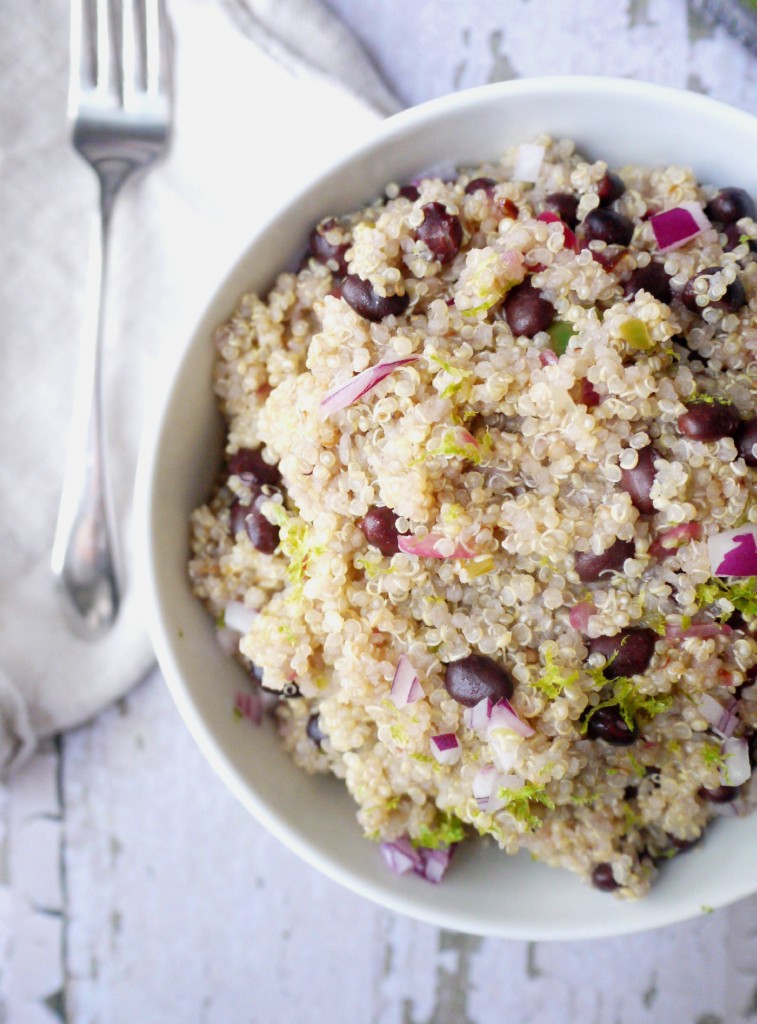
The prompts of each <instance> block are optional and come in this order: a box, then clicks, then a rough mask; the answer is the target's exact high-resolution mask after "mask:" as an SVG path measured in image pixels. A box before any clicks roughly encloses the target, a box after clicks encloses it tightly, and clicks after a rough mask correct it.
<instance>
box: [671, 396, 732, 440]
mask: <svg viewBox="0 0 757 1024" xmlns="http://www.w3.org/2000/svg"><path fill="white" fill-rule="evenodd" d="M739 423H740V420H739V413H738V410H737V409H736V406H735V405H733V404H732V403H731V402H727V401H721V400H715V401H711V402H703V401H696V400H695V401H693V402H687V403H686V412H684V413H682V414H681V415H680V416H679V417H678V431H679V433H681V434H683V436H684V437H691V438H693V439H694V440H696V441H719V440H720V438H721V437H732V436H733V435H734V434H735V433H736V431H737V430H738V427H739Z"/></svg>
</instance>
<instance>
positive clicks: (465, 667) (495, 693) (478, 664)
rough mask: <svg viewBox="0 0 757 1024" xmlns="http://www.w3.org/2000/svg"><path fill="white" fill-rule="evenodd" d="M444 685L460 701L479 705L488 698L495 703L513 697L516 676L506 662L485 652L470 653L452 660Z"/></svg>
mask: <svg viewBox="0 0 757 1024" xmlns="http://www.w3.org/2000/svg"><path fill="white" fill-rule="evenodd" d="M444 686H445V688H446V690H447V693H448V694H449V695H450V697H452V699H453V700H456V701H457V703H458V704H464V705H465V707H467V708H472V707H475V705H476V704H478V702H479V701H481V700H484V698H485V697H488V698H489V699H490V700H492V701H493V702H494V703H496V702H497V701H498V700H501V699H502V698H505V699H506V700H509V698H510V697H512V694H513V689H514V684H513V680H512V676H511V675H510V673H509V672H508V671H507V669H506V668H504V667H503V666H502V665H500V664H498V663H497V662H496V661H493V660H492V659H491V658H487V657H486V655H485V654H469V655H468V657H467V658H460V659H459V661H451V662H449V664H448V665H447V666H446V668H445V670H444Z"/></svg>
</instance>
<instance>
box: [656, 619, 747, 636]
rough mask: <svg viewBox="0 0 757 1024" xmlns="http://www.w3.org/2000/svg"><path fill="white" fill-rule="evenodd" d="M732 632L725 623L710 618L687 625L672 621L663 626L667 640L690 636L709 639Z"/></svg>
mask: <svg viewBox="0 0 757 1024" xmlns="http://www.w3.org/2000/svg"><path fill="white" fill-rule="evenodd" d="M732 632H733V630H732V629H731V627H730V626H729V625H727V623H725V622H713V621H712V620H711V619H708V620H707V621H702V622H692V623H691V625H689V626H676V625H674V624H673V623H668V624H667V625H666V626H665V636H666V637H667V638H668V640H686V639H687V638H688V637H691V636H696V637H699V638H700V640H711V639H712V638H713V637H715V636H727V635H728V634H729V633H732Z"/></svg>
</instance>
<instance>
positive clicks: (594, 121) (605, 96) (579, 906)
mask: <svg viewBox="0 0 757 1024" xmlns="http://www.w3.org/2000/svg"><path fill="white" fill-rule="evenodd" d="M542 132H547V133H549V134H551V135H553V136H557V137H568V138H572V139H574V140H575V141H576V142H577V143H578V145H579V147H580V148H581V149H582V150H583V151H584V152H585V153H586V154H587V155H588V156H589V157H591V158H595V159H597V158H602V159H605V160H607V161H608V162H609V163H611V164H623V163H626V162H639V163H664V164H669V163H680V164H690V165H692V166H693V167H694V168H695V170H696V172H697V174H698V176H699V178H700V180H702V181H706V182H710V183H712V184H716V185H739V186H742V187H744V188H747V189H749V190H750V191H751V192H752V193H753V194H755V195H757V160H754V159H746V157H747V155H748V154H751V155H752V156H753V155H754V154H755V153H757V119H755V118H753V117H751V116H749V115H747V114H745V113H742V112H739V111H737V110H733V109H731V108H729V107H726V106H723V105H721V104H719V103H716V102H713V101H712V100H710V99H707V98H705V97H702V96H700V95H697V94H693V93H686V92H682V91H678V90H672V89H668V88H662V87H658V86H653V85H647V84H640V83H635V82H630V81H621V80H610V79H601V78H545V79H538V80H531V81H519V82H508V83H505V84H502V85H495V86H491V87H484V88H481V89H474V90H471V91H469V92H464V93H458V94H455V95H452V96H449V97H445V98H443V99H440V100H435V101H433V102H431V103H428V104H425V105H424V106H421V107H417V108H415V109H412V110H409V111H407V112H405V113H402V114H400V115H398V116H396V117H394V118H392V119H391V120H389V121H387V122H386V123H385V124H384V125H383V126H382V127H381V129H380V131H378V132H377V134H376V136H375V139H374V140H373V141H372V142H370V143H369V144H367V145H363V146H362V147H361V148H360V149H359V150H357V151H356V152H355V153H353V154H352V155H351V156H350V157H348V158H347V159H345V160H342V161H341V162H340V163H339V164H338V165H337V166H336V167H334V168H333V169H332V170H331V171H329V172H328V173H326V174H324V175H323V176H321V177H320V178H319V179H318V180H317V181H315V182H314V183H313V184H312V185H311V186H310V187H309V188H307V189H305V190H304V191H303V192H302V193H301V194H300V195H298V196H296V197H294V198H293V199H292V201H291V202H290V203H289V204H288V205H287V207H286V208H285V209H284V210H283V211H282V212H281V213H280V214H279V215H278V216H276V217H275V218H274V219H273V220H272V221H271V222H270V224H269V225H268V227H267V228H266V229H265V230H263V231H262V232H261V233H260V234H259V235H258V237H257V238H255V239H253V240H252V242H251V244H250V247H249V248H248V250H247V252H246V253H245V254H244V256H243V257H242V258H241V260H239V261H238V263H237V264H236V266H235V267H233V269H232V270H231V272H230V274H229V275H228V277H227V278H226V280H225V282H224V283H223V284H222V286H221V288H220V290H219V291H218V292H217V293H216V295H215V296H214V297H213V298H212V300H211V302H210V305H209V307H208V310H207V313H206V314H205V316H204V317H203V319H202V322H201V323H200V325H199V326H198V328H197V331H196V333H195V334H194V337H192V338H191V339H190V340H189V341H188V343H187V345H186V347H185V349H184V351H183V353H182V355H181V358H180V360H179V362H178V364H177V365H176V367H175V368H174V372H173V377H172V379H171V380H170V383H169V384H168V386H167V387H166V389H165V393H164V394H163V396H162V399H161V402H160V408H159V409H158V410H157V411H156V415H155V419H154V423H153V424H152V427H151V429H150V430H149V431H148V434H147V437H146V440H145V443H144V447H143V451H142V458H141V465H140V472H139V486H138V505H139V509H138V512H139V516H140V518H141V522H142V537H141V547H142V550H143V555H144V564H143V569H144V577H145V582H146V587H147V591H148V593H149V605H150V608H149V616H148V621H149V623H150V627H151V630H152V640H153V643H154V645H155V649H156V652H157V655H158V659H159V661H160V665H161V667H162V669H163V672H164V674H165V677H166V679H167V681H168V685H169V687H170V689H171V692H172V694H173V697H174V699H175V701H176V703H177V705H178V707H179V710H180V711H181V714H182V715H183V716H184V719H185V720H186V723H187V725H188V727H189V729H190V730H191V732H192V734H193V735H194V737H195V739H196V741H197V742H198V744H199V745H200V747H201V749H202V750H203V752H204V753H205V755H206V756H207V758H208V760H209V761H210V762H211V764H212V765H213V767H214V768H215V769H216V771H217V772H218V773H219V774H220V776H221V777H222V778H223V779H224V781H225V782H226V783H227V785H228V786H229V787H230V788H231V790H232V791H233V792H234V793H235V794H236V795H237V796H238V797H239V799H240V800H241V801H242V803H243V804H244V805H245V806H246V807H247V808H248V809H249V810H250V811H252V813H253V814H255V815H256V816H257V818H258V819H259V820H260V821H261V822H262V823H263V824H264V825H265V826H266V827H267V828H268V829H270V831H271V832H272V833H273V834H274V835H276V836H277V837H278V838H279V839H280V840H281V841H282V842H283V843H285V844H286V845H287V846H288V847H290V848H291V849H292V850H294V851H295V852H296V853H298V854H299V855H300V856H301V857H303V858H304V859H305V860H306V861H308V862H309V863H310V864H312V865H314V866H315V867H317V868H319V869H320V870H321V871H323V872H325V873H326V874H327V875H329V876H331V877H332V878H334V879H336V880H337V881H339V882H341V883H342V884H344V885H346V886H348V887H349V888H351V889H353V890H354V891H355V892H358V893H360V894H362V895H363V896H367V897H368V898H369V899H372V900H375V901H376V902H378V903H380V904H382V905H384V906H386V907H389V908H391V909H393V910H397V911H401V912H403V913H407V914H410V915H412V916H414V917H417V918H420V919H423V920H425V921H429V922H432V923H434V924H437V925H441V926H444V927H447V928H453V929H457V930H460V931H466V932H472V933H476V934H481V935H497V936H506V937H510V938H521V939H525V938H528V939H542V940H543V939H567V938H579V937H582V938H588V937H595V936H603V935H617V934H622V933H627V932H633V931H639V930H642V929H646V928H652V927H655V926H658V925H663V924H668V923H671V922H674V921H678V920H681V919H684V918H688V917H691V916H694V915H696V914H699V913H700V912H701V910H702V908H705V907H718V906H722V905H723V904H726V903H728V902H731V901H733V900H736V899H738V898H740V897H743V896H746V895H748V894H750V893H753V892H755V891H757V858H755V856H754V850H755V848H757V816H754V817H752V818H750V819H744V820H722V821H720V822H718V823H717V825H716V827H714V828H713V829H712V831H711V833H710V834H708V836H707V839H706V841H705V842H704V843H702V844H701V846H700V847H699V848H696V849H695V850H692V851H691V853H689V854H687V855H686V856H685V857H680V858H678V859H676V861H675V862H674V863H671V864H670V865H668V866H666V869H665V870H664V871H663V873H662V876H661V877H660V879H659V880H658V882H657V883H656V885H655V887H654V889H653V891H652V893H651V894H650V895H649V897H648V898H647V899H646V900H643V901H639V902H637V903H626V902H622V901H619V900H616V899H613V898H612V897H611V896H608V895H606V894H602V893H599V892H597V891H596V890H593V889H592V888H590V887H588V886H586V885H584V884H582V883H581V882H580V881H579V880H578V879H577V878H575V877H573V876H571V875H569V874H568V873H567V872H562V871H556V870H552V869H549V868H546V867H544V866H542V865H539V864H535V863H533V862H532V861H531V860H530V859H529V858H528V857H527V856H525V855H521V856H518V857H515V858H510V857H507V856H505V855H504V854H502V853H500V852H499V851H498V850H497V849H496V847H494V845H490V846H488V847H484V846H483V845H482V844H477V843H475V842H473V843H470V844H464V845H463V847H462V848H461V849H460V850H459V851H458V854H457V856H456V858H455V861H454V863H453V866H452V868H451V870H450V872H449V874H448V876H447V878H446V879H445V881H444V883H443V884H442V885H441V886H433V885H430V884H428V883H426V882H424V881H422V880H421V879H419V878H417V877H415V876H405V877H400V878H398V877H395V876H393V875H392V874H390V873H389V872H388V870H387V869H386V868H385V867H384V865H383V863H382V861H381V858H380V856H379V853H378V850H377V847H376V846H375V845H374V844H372V843H370V842H368V841H366V840H365V839H363V838H362V836H361V830H360V829H359V827H358V826H357V823H356V821H355V808H354V805H353V803H352V800H351V799H350V797H349V796H348V795H347V793H346V791H345V790H344V788H343V786H342V785H341V784H340V783H339V782H337V781H336V780H334V779H326V778H323V777H321V776H319V777H316V778H312V777H309V776H307V775H306V774H304V773H302V772H301V771H300V770H299V769H298V768H296V767H295V765H294V764H293V763H292V762H291V761H290V759H289V757H288V756H287V755H286V754H285V753H284V751H283V750H282V749H281V747H280V746H279V743H278V741H277V738H276V735H275V733H274V731H273V729H272V727H271V726H270V723H266V724H265V725H264V726H263V727H262V728H261V729H260V730H259V732H258V733H254V734H253V733H251V732H250V729H249V726H248V724H247V723H243V724H241V725H240V723H239V722H238V721H236V720H235V718H234V717H233V716H232V714H231V707H232V700H233V693H234V691H235V689H236V687H237V686H238V684H239V682H240V678H241V674H242V670H241V669H240V668H238V667H237V666H236V665H235V664H234V663H233V662H231V661H229V660H225V659H224V657H223V656H222V655H221V653H220V652H219V649H218V646H217V644H216V641H215V639H214V626H213V623H212V622H211V621H210V618H209V616H208V615H207V614H206V612H205V611H204V609H203V608H202V607H201V605H200V603H199V602H198V601H196V600H194V599H193V597H192V595H191V593H190V588H189V586H188V583H187V573H186V562H187V543H188V529H187V520H188V517H189V514H190V512H191V510H192V509H193V508H194V507H195V506H196V505H197V504H199V503H201V502H202V501H203V500H204V499H205V497H206V496H207V494H208V492H209V489H210V486H211V483H212V481H213V479H214V476H215V475H216V472H217V470H218V468H219V465H220V453H221V439H222V425H221V421H220V417H219V415H218V413H217V411H216V406H215V402H214V398H213V394H212V389H211V365H212V359H213V348H212V345H211V343H210V337H211V333H212V331H213V328H214V327H215V326H216V325H217V324H219V323H220V322H222V321H223V320H225V319H226V318H227V317H228V316H229V314H230V313H231V312H232V309H233V307H234V305H235V303H236V301H237V298H238V297H239V296H240V295H241V294H242V292H243V291H244V290H246V289H250V288H252V289H256V290H258V291H260V292H265V291H266V289H267V288H268V287H269V286H270V285H271V284H272V283H273V280H274V277H275V274H276V272H277V271H278V270H280V269H281V268H282V267H284V266H287V265H290V264H291V262H292V260H293V259H295V258H296V257H297V256H298V255H299V254H301V253H302V252H303V250H304V248H305V242H306V238H307V235H308V232H309V230H310V228H311V226H312V225H313V224H314V223H315V222H317V221H318V220H319V219H320V218H321V217H323V216H326V215H327V214H332V213H339V212H346V211H348V210H351V209H354V208H355V207H356V206H359V205H361V204H363V202H364V201H367V200H370V199H371V198H372V197H373V196H375V195H377V194H379V193H380V192H381V191H382V189H383V186H384V185H385V183H386V182H388V181H399V182H403V181H407V180H409V179H411V178H412V177H413V176H414V175H416V174H417V173H418V172H420V171H422V170H424V169H426V168H429V167H432V166H434V165H437V164H440V163H444V164H448V163H449V162H450V161H452V162H455V163H468V164H471V163H475V162H478V161H481V160H483V159H485V158H496V157H497V156H499V155H500V153H501V151H502V150H503V149H504V148H505V147H506V146H508V145H511V144H513V143H516V142H520V141H528V140H530V139H531V138H532V137H533V136H534V135H536V134H538V133H542Z"/></svg>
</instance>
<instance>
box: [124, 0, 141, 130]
mask: <svg viewBox="0 0 757 1024" xmlns="http://www.w3.org/2000/svg"><path fill="white" fill-rule="evenodd" d="M140 50H141V41H140V40H138V39H137V30H136V25H135V22H134V2H133V0H122V4H121V94H122V100H123V105H124V107H125V108H126V109H127V110H129V109H130V108H131V107H133V106H134V105H135V99H136V93H137V90H138V88H139V82H140V79H141V69H140V62H139V59H138V56H137V54H138V51H140Z"/></svg>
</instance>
